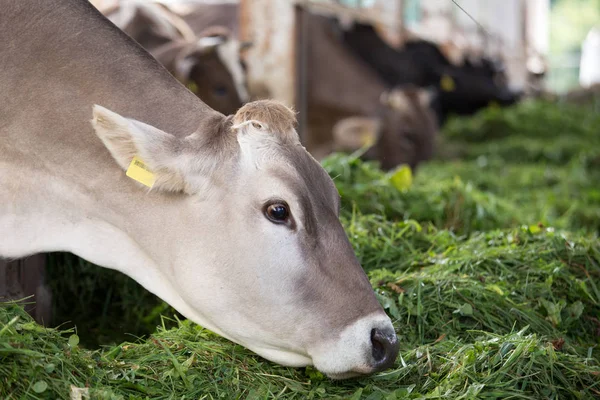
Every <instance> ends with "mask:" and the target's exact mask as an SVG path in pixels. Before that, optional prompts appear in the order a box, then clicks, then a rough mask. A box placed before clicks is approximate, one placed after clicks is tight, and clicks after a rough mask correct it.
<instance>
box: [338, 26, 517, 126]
mask: <svg viewBox="0 0 600 400" xmlns="http://www.w3.org/2000/svg"><path fill="white" fill-rule="evenodd" d="M336 27H337V30H338V31H339V32H340V33H339V34H340V36H342V37H343V41H344V43H345V44H346V46H347V47H348V48H349V49H351V50H352V51H353V52H354V54H356V55H357V56H358V57H359V58H361V59H362V60H363V61H364V62H366V63H367V64H369V65H370V66H371V67H372V68H373V69H374V70H375V71H377V73H378V75H379V76H380V77H381V78H382V79H383V80H384V81H385V82H386V84H387V85H388V86H390V87H394V86H398V85H404V84H414V85H417V86H420V87H433V88H435V89H436V90H437V91H438V96H437V97H436V102H435V103H434V104H433V105H432V106H433V107H434V109H435V111H436V114H437V118H438V125H440V126H441V125H443V124H444V122H445V121H446V119H447V117H448V115H450V114H459V115H468V114H472V113H474V112H476V111H478V110H480V109H481V108H484V107H486V106H488V105H489V104H491V103H496V104H498V105H502V106H504V105H511V104H514V103H515V102H516V101H518V99H519V98H520V96H521V93H519V92H514V91H512V90H511V89H509V87H508V85H507V82H506V76H505V74H504V71H503V68H502V66H501V64H500V63H499V62H498V61H497V60H491V59H489V58H481V59H479V60H476V62H473V61H471V60H469V59H466V60H465V62H464V64H463V65H455V64H453V63H452V62H450V60H449V59H448V58H447V57H446V56H445V55H444V54H443V52H442V51H441V50H440V48H439V47H438V46H437V45H436V44H434V43H432V42H429V41H426V40H414V39H413V40H409V41H407V42H406V43H405V44H404V46H403V47H402V48H401V49H400V50H397V49H394V48H392V47H391V46H389V45H388V44H387V43H386V42H385V41H384V40H383V39H382V38H381V37H380V36H379V35H378V33H377V32H376V31H375V29H374V27H373V26H372V25H370V24H367V23H360V22H356V23H354V24H353V25H351V26H349V27H348V26H344V25H342V24H340V23H337V25H336Z"/></svg>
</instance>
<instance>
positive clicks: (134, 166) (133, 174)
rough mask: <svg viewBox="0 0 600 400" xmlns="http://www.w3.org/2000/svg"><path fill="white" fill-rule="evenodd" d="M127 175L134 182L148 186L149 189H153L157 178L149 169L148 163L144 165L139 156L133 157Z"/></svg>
mask: <svg viewBox="0 0 600 400" xmlns="http://www.w3.org/2000/svg"><path fill="white" fill-rule="evenodd" d="M126 175H127V176H128V177H130V178H131V179H133V180H134V181H138V182H139V183H141V184H142V185H145V186H148V187H149V188H152V186H153V185H154V181H155V180H156V177H155V176H154V173H153V172H152V171H151V170H150V167H148V166H147V165H146V163H144V162H143V161H142V160H141V159H140V158H139V157H138V156H135V157H133V159H132V160H131V163H130V164H129V168H127V172H126Z"/></svg>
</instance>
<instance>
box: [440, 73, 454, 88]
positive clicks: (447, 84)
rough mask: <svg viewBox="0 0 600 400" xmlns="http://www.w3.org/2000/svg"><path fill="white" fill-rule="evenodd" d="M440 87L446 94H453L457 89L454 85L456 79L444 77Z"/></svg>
mask: <svg viewBox="0 0 600 400" xmlns="http://www.w3.org/2000/svg"><path fill="white" fill-rule="evenodd" d="M440 87H441V88H442V90H443V91H444V92H453V91H454V89H456V84H455V83H454V79H452V78H451V77H449V76H448V75H442V79H441V80H440Z"/></svg>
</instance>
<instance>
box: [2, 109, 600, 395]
mask: <svg viewBox="0 0 600 400" xmlns="http://www.w3.org/2000/svg"><path fill="white" fill-rule="evenodd" d="M599 122H600V119H599V118H598V115H594V114H592V113H589V112H588V111H587V110H585V109H583V108H573V107H571V106H568V105H553V104H548V103H541V102H538V103H525V104H522V105H520V106H518V107H514V108H510V109H505V110H496V109H490V110H485V111H484V112H482V113H480V114H479V115H476V116H474V117H473V118H471V119H456V120H453V121H451V123H450V124H449V126H448V128H447V132H446V133H445V135H446V136H445V137H444V142H445V143H444V145H447V146H448V148H450V149H451V150H452V149H453V150H452V152H454V153H455V154H457V153H459V154H461V155H462V158H461V159H458V160H450V159H449V158H448V157H447V155H445V156H441V157H440V159H438V160H437V161H434V162H431V163H429V164H427V165H424V166H423V167H422V168H420V170H419V171H418V173H417V175H416V176H415V178H414V182H413V184H412V186H410V187H408V188H405V189H401V190H398V188H397V187H395V186H394V185H393V184H392V183H391V182H390V175H389V174H385V173H383V172H382V171H380V170H379V169H378V168H377V166H376V164H373V163H363V162H360V161H359V160H358V159H357V158H356V157H353V156H342V155H333V156H331V157H330V158H328V159H327V160H325V161H324V166H325V168H326V169H327V170H328V172H329V173H330V174H331V176H332V177H333V178H334V181H335V183H336V186H337V187H338V189H339V191H340V193H341V195H342V200H343V210H342V220H343V224H344V226H345V228H346V231H347V233H348V235H349V238H350V240H351V242H352V244H353V246H354V248H355V250H356V253H357V255H358V257H359V259H360V261H361V263H362V265H363V267H364V268H365V270H366V271H367V274H368V275H369V278H370V280H371V283H372V284H373V287H374V289H375V290H376V295H377V296H378V298H379V300H380V302H381V303H382V305H383V306H384V308H385V309H386V311H387V312H388V314H389V315H390V316H391V318H392V320H393V321H394V325H395V327H396V330H397V332H398V334H399V336H400V338H401V343H402V347H401V355H400V357H399V358H398V360H397V361H396V364H395V366H394V368H393V369H391V370H389V371H386V372H384V373H380V374H377V375H375V376H374V377H370V378H365V379H360V380H351V381H345V382H332V381H330V380H328V379H326V378H324V377H323V376H322V375H321V374H320V373H318V372H317V371H315V370H314V369H312V368H307V369H290V368H283V367H280V366H277V365H275V364H273V363H270V362H267V361H265V360H263V359H262V358H260V357H257V356H255V355H253V354H252V353H251V352H249V351H248V350H245V349H243V348H242V347H240V346H237V345H234V344H232V343H231V342H229V341H227V340H224V339H222V338H219V337H217V336H216V335H213V334H211V333H210V332H208V331H206V330H204V329H202V328H200V327H198V326H196V325H194V324H191V323H189V322H188V321H180V320H179V319H178V318H177V314H176V313H175V312H174V310H172V309H171V308H170V307H168V306H167V305H166V304H164V303H163V302H161V301H160V300H158V299H157V298H155V297H154V296H153V295H151V294H149V293H147V292H146V291H145V290H144V289H142V288H141V287H140V286H139V285H137V284H136V283H135V282H133V281H132V280H130V279H129V278H127V277H125V276H123V275H121V274H118V273H115V272H113V271H108V270H102V269H99V268H97V267H94V266H93V265H90V264H89V263H86V262H84V261H81V260H79V259H77V258H76V257H73V256H71V255H65V254H53V255H52V256H51V258H50V262H51V268H50V271H49V272H50V274H51V276H50V279H51V284H52V286H53V289H54V294H55V296H56V298H57V301H56V303H55V304H56V308H55V310H54V311H55V316H56V317H57V320H55V323H56V324H58V323H62V322H65V321H67V320H72V321H73V322H75V325H76V326H77V334H78V336H77V338H75V337H74V336H72V335H73V332H74V331H73V330H69V329H68V328H67V327H68V326H70V325H63V327H62V328H61V329H62V330H55V329H45V328H42V327H40V326H38V325H36V324H35V323H33V322H31V320H30V319H29V317H28V316H27V315H26V314H25V313H24V312H23V311H22V308H20V307H19V306H16V305H14V304H3V305H2V306H1V307H0V398H5V397H6V398H10V399H12V398H15V399H16V398H49V399H50V398H51V399H55V398H69V394H70V391H72V390H74V391H76V390H80V389H77V388H88V389H87V390H88V391H89V394H90V395H91V398H98V399H145V398H152V399H155V398H157V399H162V398H164V399H167V398H168V399H171V398H227V399H229V398H250V399H254V398H352V399H359V398H365V399H370V400H374V399H404V398H441V397H445V398H463V399H467V398H551V399H553V398H581V399H587V398H600V349H599V347H598V345H599V344H600V243H599V241H598V239H597V234H598V233H599V232H600V188H599V187H598V184H597V183H598V182H600V157H599V154H600V153H597V152H596V150H595V149H596V148H597V146H596V145H597V144H598V141H599V139H600V132H599V129H598V127H599V126H600V124H599ZM563 144H565V145H566V147H564V148H561V146H562V145H563ZM456 150H458V152H457V151H456ZM161 314H164V315H168V316H169V318H165V317H161ZM157 325H158V328H156V326H157ZM126 334H130V335H129V336H128V335H126ZM137 336H141V337H140V338H139V339H136V337H137ZM125 340H129V342H125ZM79 341H81V343H80V344H78V343H77V342H79ZM98 344H109V345H110V346H106V347H103V348H101V349H98V348H97V347H98ZM86 347H87V348H86ZM71 385H73V387H74V388H75V389H71ZM81 390H85V389H81Z"/></svg>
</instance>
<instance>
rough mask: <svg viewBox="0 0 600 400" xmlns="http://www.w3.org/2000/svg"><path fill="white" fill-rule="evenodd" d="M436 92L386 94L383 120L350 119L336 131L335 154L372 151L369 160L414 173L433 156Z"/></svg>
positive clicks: (417, 90)
mask: <svg viewBox="0 0 600 400" xmlns="http://www.w3.org/2000/svg"><path fill="white" fill-rule="evenodd" d="M434 95H435V93H434V92H432V91H430V90H428V89H420V88H416V87H413V86H408V85H407V86H405V87H403V88H397V89H394V90H391V91H389V92H386V93H384V94H383V95H382V96H381V102H382V105H383V108H382V116H381V118H379V119H377V118H365V117H350V118H346V119H343V120H341V121H339V122H338V123H337V124H336V125H335V126H334V128H333V136H334V150H335V151H348V152H350V151H355V150H358V149H359V148H361V147H363V146H364V147H369V148H368V150H366V151H365V152H364V154H363V156H362V157H363V158H364V159H366V160H377V161H379V162H380V164H381V167H382V168H383V169H386V170H389V169H392V168H395V167H397V166H398V165H401V164H407V165H409V166H410V167H411V168H413V169H415V168H416V167H417V165H418V164H419V163H420V162H422V161H425V160H428V159H430V158H431V157H432V156H433V150H434V144H435V137H436V135H437V125H436V122H435V115H434V114H433V112H432V110H431V108H430V103H431V101H432V97H433V96H434Z"/></svg>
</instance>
